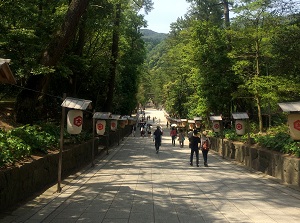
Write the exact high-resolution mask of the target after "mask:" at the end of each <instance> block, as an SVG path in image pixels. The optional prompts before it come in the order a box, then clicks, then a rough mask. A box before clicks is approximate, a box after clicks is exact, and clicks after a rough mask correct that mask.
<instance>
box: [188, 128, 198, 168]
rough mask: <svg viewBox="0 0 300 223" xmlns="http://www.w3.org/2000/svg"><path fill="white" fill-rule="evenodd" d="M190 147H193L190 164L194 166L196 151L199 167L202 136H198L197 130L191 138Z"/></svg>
mask: <svg viewBox="0 0 300 223" xmlns="http://www.w3.org/2000/svg"><path fill="white" fill-rule="evenodd" d="M190 148H191V156H190V165H191V166H193V157H194V153H195V154H196V163H197V167H199V148H200V138H199V136H198V131H197V130H194V132H193V136H192V137H191V139H190Z"/></svg>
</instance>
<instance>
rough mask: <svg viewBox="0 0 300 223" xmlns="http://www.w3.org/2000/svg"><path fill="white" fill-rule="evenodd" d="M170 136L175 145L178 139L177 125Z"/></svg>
mask: <svg viewBox="0 0 300 223" xmlns="http://www.w3.org/2000/svg"><path fill="white" fill-rule="evenodd" d="M170 136H171V138H172V145H173V146H175V141H176V137H177V130H176V128H175V127H172V129H171V132H170Z"/></svg>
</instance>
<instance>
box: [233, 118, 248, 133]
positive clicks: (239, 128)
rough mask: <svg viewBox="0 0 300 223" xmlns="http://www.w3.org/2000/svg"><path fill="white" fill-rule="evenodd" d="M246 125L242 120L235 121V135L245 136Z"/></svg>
mask: <svg viewBox="0 0 300 223" xmlns="http://www.w3.org/2000/svg"><path fill="white" fill-rule="evenodd" d="M245 130H246V125H245V121H244V120H236V121H235V131H236V134H237V135H245Z"/></svg>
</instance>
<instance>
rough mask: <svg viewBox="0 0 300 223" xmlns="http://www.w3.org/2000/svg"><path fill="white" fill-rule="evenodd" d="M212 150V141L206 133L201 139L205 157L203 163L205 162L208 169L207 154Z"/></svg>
mask: <svg viewBox="0 0 300 223" xmlns="http://www.w3.org/2000/svg"><path fill="white" fill-rule="evenodd" d="M209 149H210V139H209V138H208V137H207V132H206V131H204V132H203V133H202V137H201V150H202V156H203V161H204V166H205V167H208V164H207V154H208V151H209Z"/></svg>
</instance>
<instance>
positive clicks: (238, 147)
mask: <svg viewBox="0 0 300 223" xmlns="http://www.w3.org/2000/svg"><path fill="white" fill-rule="evenodd" d="M211 142H212V146H211V147H212V149H213V150H214V151H216V152H218V153H219V155H220V156H224V158H229V159H232V160H235V161H237V162H239V163H241V164H243V165H245V166H247V167H249V168H252V169H254V170H257V171H260V172H263V173H265V174H267V175H270V176H273V177H275V178H277V179H279V180H280V181H281V182H282V183H287V184H290V185H293V186H297V187H299V188H300V159H299V158H295V157H292V156H289V155H285V154H281V153H278V152H275V151H270V150H266V149H263V148H261V147H258V146H256V145H250V146H249V145H247V144H244V143H240V142H232V141H230V140H225V139H224V140H223V143H222V139H218V138H212V139H211ZM222 145H223V146H222Z"/></svg>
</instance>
